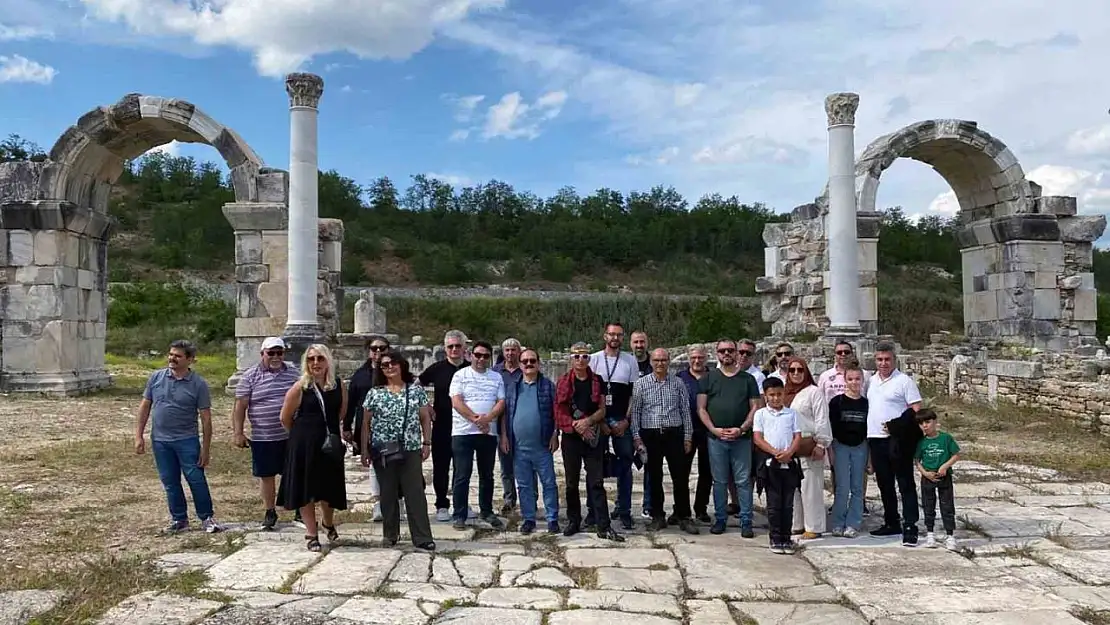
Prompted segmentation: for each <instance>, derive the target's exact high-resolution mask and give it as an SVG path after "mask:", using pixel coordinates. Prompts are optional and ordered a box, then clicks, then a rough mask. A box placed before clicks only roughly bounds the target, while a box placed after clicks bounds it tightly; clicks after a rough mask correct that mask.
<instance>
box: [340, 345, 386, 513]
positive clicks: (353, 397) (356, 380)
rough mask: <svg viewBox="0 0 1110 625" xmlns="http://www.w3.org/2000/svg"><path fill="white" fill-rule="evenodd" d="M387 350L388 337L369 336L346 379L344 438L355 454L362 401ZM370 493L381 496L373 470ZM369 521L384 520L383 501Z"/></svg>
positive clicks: (360, 425) (359, 428)
mask: <svg viewBox="0 0 1110 625" xmlns="http://www.w3.org/2000/svg"><path fill="white" fill-rule="evenodd" d="M388 349H389V339H387V338H385V337H384V336H381V335H378V334H372V335H370V337H369V338H368V339H366V361H365V362H363V363H362V365H361V366H360V367H359V368H358V369H356V370H355V372H354V373H352V374H351V377H350V378H348V379H347V395H348V397H347V411H346V412H345V413H344V415H343V440H344V441H346V442H348V443H350V445H351V452H352V454H353V455H355V456H361V455H362V448H361V447H359V444H360V441H361V440H362V438H361V436H360V434H361V433H362V403H363V400H365V399H366V394H367V393H369V392H370V389H371V388H372V387H373V386H374V372H375V371H377V370H378V362H379V361H380V360H381V359H382V354H384V353H385V352H386V351H387V350H388ZM370 496H371V497H374V498H378V497H380V496H381V488H380V485H379V484H378V476H377V475H376V474H375V473H374V470H373V469H371V470H370ZM370 520H371V521H374V522H378V521H381V520H382V505H381V502H380V501H378V502H375V503H374V508H373V510H372V512H371V513H370Z"/></svg>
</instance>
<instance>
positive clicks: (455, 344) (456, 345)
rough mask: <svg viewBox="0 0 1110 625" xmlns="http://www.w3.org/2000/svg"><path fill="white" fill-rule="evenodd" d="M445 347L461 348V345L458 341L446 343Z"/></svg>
mask: <svg viewBox="0 0 1110 625" xmlns="http://www.w3.org/2000/svg"><path fill="white" fill-rule="evenodd" d="M445 349H462V345H461V344H459V343H451V344H450V345H446V346H445Z"/></svg>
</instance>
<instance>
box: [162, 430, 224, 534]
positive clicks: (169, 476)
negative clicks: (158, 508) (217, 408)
mask: <svg viewBox="0 0 1110 625" xmlns="http://www.w3.org/2000/svg"><path fill="white" fill-rule="evenodd" d="M150 447H151V450H152V452H153V454H154V466H156V467H158V479H160V480H161V481H162V488H164V489H166V503H167V504H169V508H170V517H171V518H173V520H174V521H176V522H183V521H188V520H189V506H188V504H186V502H185V490H184V489H182V488H181V476H182V475H184V476H185V481H186V482H188V483H189V491H190V492H192V493H193V506H194V507H195V508H196V511H197V518H199V519H200V520H202V521H203V520H205V519H210V518H212V493H211V492H209V490H208V480H206V479H205V478H204V469H202V468H201V467H198V466H197V462H199V461H200V438H199V437H194V438H185V439H182V440H177V441H151V445H150Z"/></svg>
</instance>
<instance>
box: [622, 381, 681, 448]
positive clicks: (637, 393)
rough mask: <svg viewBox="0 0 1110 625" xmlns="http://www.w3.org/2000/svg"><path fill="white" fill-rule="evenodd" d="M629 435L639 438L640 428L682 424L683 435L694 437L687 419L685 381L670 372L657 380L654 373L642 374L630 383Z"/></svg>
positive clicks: (660, 427) (673, 426)
mask: <svg viewBox="0 0 1110 625" xmlns="http://www.w3.org/2000/svg"><path fill="white" fill-rule="evenodd" d="M629 412H630V413H631V414H632V436H633V437H634V438H640V430H641V429H645V430H658V429H662V428H676V427H681V428H682V436H683V438H684V439H685V440H687V441H689V440H691V439H692V438H693V423H692V422H691V421H690V392H689V391H688V390H686V383H685V382H683V381H682V380H680V379H679V378H678V377H677V376H675V375H672V374H670V373H668V374H667V377H666V378H663V379H662V380H659V379H658V378H656V377H655V374H654V373H653V374H650V375H645V376H643V377H642V378H640V379H639V380H636V383H635V384H633V385H632V404H631V406H629Z"/></svg>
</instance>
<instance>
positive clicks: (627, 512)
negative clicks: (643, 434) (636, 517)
mask: <svg viewBox="0 0 1110 625" xmlns="http://www.w3.org/2000/svg"><path fill="white" fill-rule="evenodd" d="M609 440H611V441H613V455H614V456H616V468H617V505H616V506H615V507H616V509H617V517H618V518H623V517H626V516H631V514H632V453H633V450H632V429H631V428H629V429H627V430H625V431H624V434H623V435H621V436H610V437H609Z"/></svg>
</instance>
